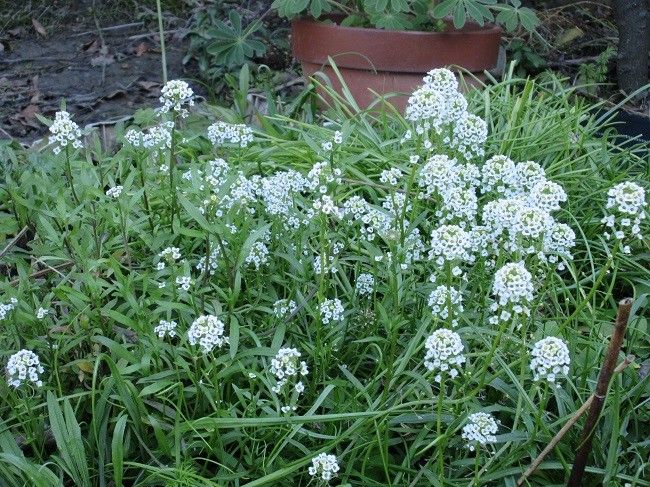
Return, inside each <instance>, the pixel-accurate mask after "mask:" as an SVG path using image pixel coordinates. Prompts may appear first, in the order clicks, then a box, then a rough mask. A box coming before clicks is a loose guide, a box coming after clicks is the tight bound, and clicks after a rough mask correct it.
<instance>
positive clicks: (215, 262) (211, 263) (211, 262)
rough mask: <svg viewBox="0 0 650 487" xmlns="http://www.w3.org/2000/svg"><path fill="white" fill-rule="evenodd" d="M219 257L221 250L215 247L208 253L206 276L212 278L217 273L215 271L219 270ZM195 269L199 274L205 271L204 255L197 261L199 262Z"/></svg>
mask: <svg viewBox="0 0 650 487" xmlns="http://www.w3.org/2000/svg"><path fill="white" fill-rule="evenodd" d="M220 255H221V249H220V248H219V247H217V246H215V247H214V248H213V249H212V250H211V251H210V256H209V258H208V262H207V269H208V274H210V275H211V276H214V274H215V273H216V272H217V269H218V268H219V256H220ZM195 268H196V270H198V271H200V272H205V269H206V262H205V255H204V256H202V257H201V258H200V259H199V261H198V262H197V263H196V267H195Z"/></svg>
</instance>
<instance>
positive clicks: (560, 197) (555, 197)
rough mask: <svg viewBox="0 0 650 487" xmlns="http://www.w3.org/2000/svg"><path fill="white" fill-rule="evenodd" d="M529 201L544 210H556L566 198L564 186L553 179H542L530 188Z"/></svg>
mask: <svg viewBox="0 0 650 487" xmlns="http://www.w3.org/2000/svg"><path fill="white" fill-rule="evenodd" d="M529 198H530V201H531V203H532V204H533V205H534V206H536V207H538V208H541V209H542V210H545V211H556V210H559V209H560V205H561V204H562V203H564V202H565V201H566V200H567V195H566V192H565V191H564V188H563V187H562V186H560V185H559V184H557V183H554V182H553V181H548V180H543V181H539V182H538V183H536V184H535V185H534V186H533V187H532V188H531V190H530V195H529Z"/></svg>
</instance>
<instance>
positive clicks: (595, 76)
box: [578, 46, 616, 95]
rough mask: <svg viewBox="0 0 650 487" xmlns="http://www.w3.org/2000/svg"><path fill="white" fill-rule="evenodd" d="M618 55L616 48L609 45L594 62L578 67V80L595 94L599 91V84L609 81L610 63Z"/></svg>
mask: <svg viewBox="0 0 650 487" xmlns="http://www.w3.org/2000/svg"><path fill="white" fill-rule="evenodd" d="M614 56H616V49H614V48H613V47H612V46H608V47H607V49H605V50H604V51H603V52H601V53H600V54H599V55H598V56H596V59H594V61H593V62H586V63H583V64H581V65H580V66H579V67H578V80H579V82H580V83H581V84H582V85H584V89H585V90H586V91H588V92H590V93H592V94H594V95H596V94H597V93H598V85H599V84H602V83H604V82H605V81H607V73H608V72H609V63H610V61H611V60H612V58H614Z"/></svg>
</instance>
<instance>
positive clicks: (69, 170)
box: [65, 145, 80, 205]
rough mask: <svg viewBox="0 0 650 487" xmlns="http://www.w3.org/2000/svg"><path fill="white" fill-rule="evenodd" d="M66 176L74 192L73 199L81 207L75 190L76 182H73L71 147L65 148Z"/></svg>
mask: <svg viewBox="0 0 650 487" xmlns="http://www.w3.org/2000/svg"><path fill="white" fill-rule="evenodd" d="M65 176H66V178H67V179H68V184H69V185H70V189H71V190H72V197H73V198H74V201H75V203H76V204H77V205H79V204H80V202H79V197H78V196H77V192H76V191H75V189H74V181H73V180H72V168H71V166H70V147H68V146H67V145H66V146H65Z"/></svg>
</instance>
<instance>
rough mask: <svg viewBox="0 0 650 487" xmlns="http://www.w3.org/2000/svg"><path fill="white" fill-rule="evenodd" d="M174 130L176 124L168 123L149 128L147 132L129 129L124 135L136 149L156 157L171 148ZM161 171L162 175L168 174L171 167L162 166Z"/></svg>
mask: <svg viewBox="0 0 650 487" xmlns="http://www.w3.org/2000/svg"><path fill="white" fill-rule="evenodd" d="M173 129H174V122H172V121H166V122H161V123H160V124H158V125H154V126H153V127H149V128H148V129H147V130H146V131H141V130H136V129H129V130H128V131H127V132H126V134H125V135H124V138H125V139H126V141H127V142H128V143H129V144H131V146H133V147H135V148H136V149H146V150H147V151H148V152H149V153H151V154H152V155H153V156H154V157H156V156H158V155H159V154H161V153H162V152H163V151H165V150H169V149H170V148H171V146H172V130H173ZM159 170H160V172H161V173H166V172H168V171H169V167H168V166H166V165H163V166H160V168H159Z"/></svg>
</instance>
